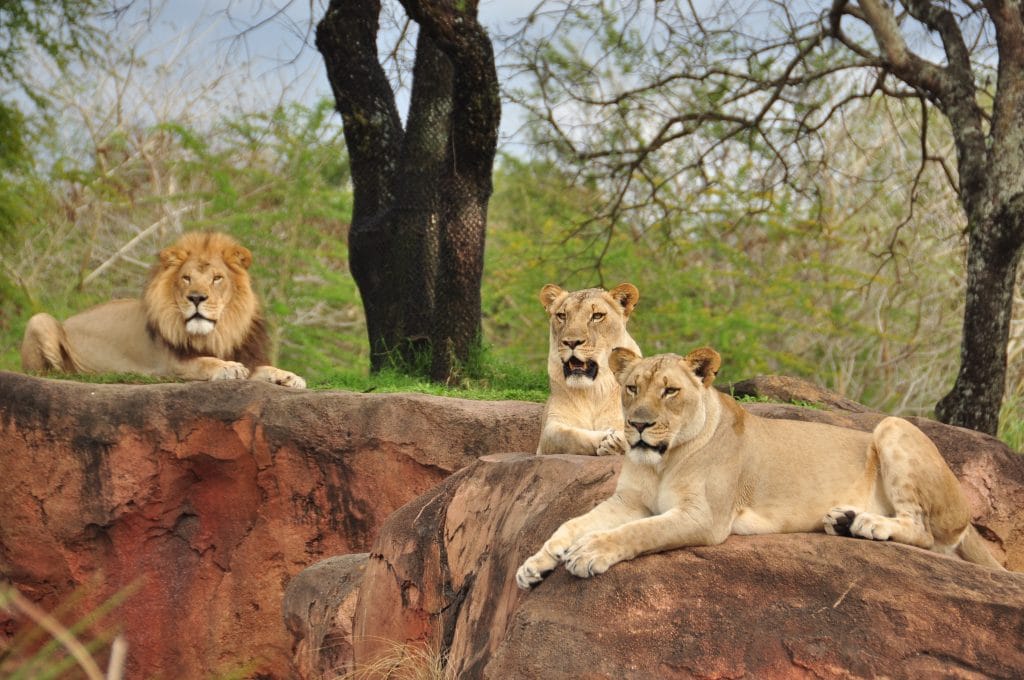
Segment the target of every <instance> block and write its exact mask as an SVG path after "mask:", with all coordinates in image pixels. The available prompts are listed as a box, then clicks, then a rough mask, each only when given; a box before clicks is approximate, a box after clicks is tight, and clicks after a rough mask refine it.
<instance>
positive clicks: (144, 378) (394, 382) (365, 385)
mask: <svg viewBox="0 0 1024 680" xmlns="http://www.w3.org/2000/svg"><path fill="white" fill-rule="evenodd" d="M39 377H45V378H51V379H54V380H72V381H75V382H82V383H91V384H100V385H111V384H127V385H156V384H161V383H183V382H187V381H185V380H178V379H175V378H164V377H157V376H151V375H140V374H138V373H96V374H87V373H50V374H47V375H41V376H39ZM309 389H311V390H318V391H324V390H344V391H347V392H380V393H389V392H416V393H420V394H433V395H436V396H442V397H457V398H459V399H479V400H487V401H503V400H517V401H535V402H543V401H544V400H545V399H547V397H548V378H547V374H546V373H544V372H542V371H529V370H526V369H523V368H520V367H517V366H513V365H511V364H504V363H498V362H495V363H491V364H488V365H486V366H483V367H482V370H481V375H480V376H479V377H473V378H463V379H462V380H461V381H460V382H459V383H458V384H455V385H442V384H439V383H432V382H430V381H429V380H427V379H425V378H417V377H413V376H408V375H404V374H401V373H398V372H397V371H390V370H388V371H382V372H380V373H377V374H373V375H370V374H369V373H368V372H367V371H365V370H364V371H358V370H337V371H332V372H328V373H326V374H324V375H323V376H322V377H320V378H318V379H316V380H314V381H312V382H310V384H309Z"/></svg>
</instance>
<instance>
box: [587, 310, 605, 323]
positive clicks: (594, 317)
mask: <svg viewBox="0 0 1024 680" xmlns="http://www.w3.org/2000/svg"><path fill="white" fill-rule="evenodd" d="M603 318H604V312H594V313H593V314H591V315H590V320H591V321H600V320H601V319H603Z"/></svg>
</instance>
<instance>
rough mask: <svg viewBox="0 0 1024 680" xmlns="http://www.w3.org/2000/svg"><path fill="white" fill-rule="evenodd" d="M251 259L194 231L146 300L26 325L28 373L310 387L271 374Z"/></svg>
mask: <svg viewBox="0 0 1024 680" xmlns="http://www.w3.org/2000/svg"><path fill="white" fill-rule="evenodd" d="M251 264H252V253H250V252H249V250H248V249H247V248H246V247H245V246H242V245H239V243H238V242H237V241H235V240H234V239H233V238H231V237H230V236H227V235H225V234H218V233H212V234H211V233H201V232H190V233H187V234H185V235H184V236H182V237H181V239H180V240H179V241H178V242H177V243H175V244H174V245H172V246H170V247H168V248H165V249H164V250H162V251H161V252H160V256H159V263H158V264H157V266H156V267H155V269H154V270H153V274H152V276H151V278H150V280H149V284H148V285H147V286H146V290H145V294H144V295H143V297H142V299H131V300H113V301H111V302H107V303H104V304H101V305H97V306H96V307H92V308H91V309H88V310H86V311H84V312H82V313H80V314H76V315H75V316H72V317H70V318H69V319H67V320H66V321H65V322H64V323H60V322H59V321H57V320H56V319H55V318H53V317H52V316H50V315H49V314H36V315H35V316H33V317H32V318H31V319H29V322H28V325H27V326H26V328H25V338H24V340H23V341H22V344H21V365H22V368H23V369H24V370H26V371H39V372H42V371H51V370H55V371H68V372H75V373H107V372H116V373H120V372H129V373H142V374H147V375H158V376H172V377H177V378H185V379H187V380H223V379H228V378H246V377H248V378H251V379H253V380H264V381H267V382H272V383H277V384H280V385H287V386H289V387H305V386H306V381H305V380H303V379H302V378H301V377H299V376H297V375H295V374H294V373H291V372H289V371H283V370H281V369H279V368H275V367H274V366H270V365H268V362H267V357H268V352H269V345H270V338H269V336H268V335H267V331H266V327H265V325H264V323H263V320H262V318H261V317H260V309H259V300H258V299H257V298H256V294H255V293H254V292H253V290H252V285H251V281H250V279H249V272H248V269H249V265H251Z"/></svg>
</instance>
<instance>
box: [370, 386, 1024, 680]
mask: <svg viewBox="0 0 1024 680" xmlns="http://www.w3.org/2000/svg"><path fill="white" fill-rule="evenodd" d="M748 408H749V409H750V410H751V411H754V412H757V413H759V414H761V415H766V416H770V417H782V416H789V417H793V416H795V417H802V418H807V419H813V420H824V421H830V420H831V421H835V422H841V423H844V424H848V425H850V426H853V427H863V428H869V427H871V426H872V425H873V424H874V422H877V420H878V419H879V418H880V417H881V415H880V414H871V413H867V412H858V413H852V414H849V413H839V414H833V413H830V412H828V411H813V410H807V409H795V408H794V407H787V406H780V405H772V404H752V405H749V407H748ZM920 424H921V425H922V427H923V428H924V429H925V431H926V432H928V434H929V435H930V436H932V437H933V439H935V441H936V442H937V444H938V445H939V446H940V448H941V449H942V451H943V453H944V454H945V455H946V457H947V459H948V460H949V462H950V464H951V467H952V468H953V469H954V471H955V472H956V473H957V474H958V475H959V476H960V478H961V480H962V481H963V485H964V488H965V491H967V495H968V498H969V499H970V501H971V505H972V510H973V512H974V515H975V519H976V520H977V521H978V523H979V525H980V526H981V527H982V531H983V533H984V534H985V535H986V536H987V537H988V538H989V539H991V540H992V546H991V547H992V549H993V554H996V555H997V556H999V558H1000V559H1002V560H1005V561H1006V563H1007V565H1008V566H1009V567H1010V568H1011V569H1018V570H1020V569H1024V545H1022V544H1024V540H1022V538H1024V537H1022V536H1021V535H1020V529H1019V528H1020V527H1021V526H1022V525H1024V505H1022V500H1024V495H1022V494H1024V462H1022V461H1021V459H1020V458H1019V457H1018V456H1017V455H1016V454H1013V453H1012V452H1010V451H1009V450H1007V449H1006V447H1005V446H1003V445H1002V444H1001V443H999V442H998V441H996V440H994V439H992V438H991V437H986V436H984V435H979V434H977V433H974V432H970V431H966V430H961V429H958V428H950V427H946V426H942V425H939V424H937V423H930V422H920ZM620 464H621V459H617V458H590V457H575V456H529V455H495V456H485V457H483V458H481V459H480V460H478V461H477V462H476V463H474V464H473V465H472V466H471V467H469V468H467V469H465V470H462V471H460V472H458V473H456V474H455V475H453V476H451V477H449V478H448V479H447V480H446V481H445V482H444V483H442V484H441V485H440V486H438V487H436V488H435V489H433V490H431V491H430V492H429V493H427V494H425V495H424V496H422V497H420V498H418V499H416V500H415V501H414V502H412V503H410V504H408V505H406V506H405V507H403V508H401V509H400V510H398V511H397V512H396V513H395V514H394V515H392V516H391V517H390V518H389V520H388V521H387V523H386V525H385V527H384V528H383V529H382V531H381V534H380V538H379V539H378V541H377V543H376V544H375V546H374V548H373V550H372V551H371V554H370V560H369V563H368V565H367V567H366V574H365V576H364V579H363V583H362V586H361V588H360V592H359V599H358V603H357V606H356V612H355V619H354V637H353V640H352V642H353V653H354V662H355V664H356V665H357V666H358V665H361V664H364V663H368V662H370V661H371V660H373V659H375V658H377V657H379V656H380V655H382V654H388V653H391V649H390V648H389V647H388V646H387V645H385V644H384V643H383V642H382V641H384V640H387V641H397V642H400V643H406V644H410V645H420V646H424V647H426V648H429V649H431V650H434V651H435V652H436V653H439V654H443V655H445V656H446V657H447V659H448V662H449V666H450V670H451V671H452V673H453V675H454V676H455V677H460V678H461V677H465V678H477V677H482V678H511V677H545V678H620V677H621V678H647V677H702V678H703V677H708V678H725V677H730V678H731V677H752V678H779V677H783V678H788V677H894V678H918V677H961V678H976V677H1004V678H1014V677H1021V675H1022V674H1024V645H1022V642H1024V575H1021V574H1016V573H1007V572H997V571H994V570H988V569H985V568H982V567H978V566H975V565H971V564H967V563H965V562H962V561H960V560H958V559H956V558H952V557H945V556H941V555H937V554H934V553H929V552H926V551H923V550H919V549H917V548H912V547H908V546H903V545H897V544H889V543H872V542H868V541H862V540H856V539H843V538H837V537H828V536H824V535H816V534H794V535H785V536H762V537H731V538H730V539H729V540H728V541H727V542H726V543H725V544H724V545H721V546H715V547H703V548H692V549H683V550H677V551H672V552H668V553H664V554H659V555H650V556H645V557H641V558H638V559H636V560H633V561H630V562H625V563H622V564H618V565H616V566H614V567H613V568H612V569H611V570H609V571H608V572H607V573H605V574H603V575H601V576H598V577H595V578H592V579H586V580H583V579H577V578H575V577H572V576H570V575H568V574H567V573H566V572H565V571H564V570H563V569H561V568H560V569H557V570H556V571H555V572H553V573H552V574H551V575H550V576H549V577H548V578H547V579H546V580H545V581H544V582H542V583H541V584H540V585H538V586H537V587H536V588H534V589H533V590H532V591H530V592H529V593H524V592H522V591H520V590H518V589H517V588H516V585H515V578H514V575H515V570H516V568H517V567H518V566H519V564H520V563H521V562H522V561H523V560H524V559H525V558H526V557H527V556H528V555H530V554H532V553H533V552H534V551H536V550H537V548H538V547H539V546H540V545H541V544H542V543H543V541H544V540H545V539H546V538H547V537H548V536H549V535H550V534H551V532H552V531H554V529H555V528H556V527H557V526H558V525H559V524H560V523H561V522H562V521H564V520H565V519H567V518H568V517H572V516H575V515H578V514H581V513H582V512H585V511H586V510H588V509H589V508H591V507H593V506H594V505H595V504H596V503H598V502H599V501H600V500H602V499H603V498H605V497H607V496H608V495H609V493H610V492H611V491H612V489H613V488H614V482H615V476H616V474H617V471H618V469H619V466H620Z"/></svg>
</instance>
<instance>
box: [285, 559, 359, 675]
mask: <svg viewBox="0 0 1024 680" xmlns="http://www.w3.org/2000/svg"><path fill="white" fill-rule="evenodd" d="M368 558H369V553H356V554H352V555H337V556H335V557H328V558H327V559H326V560H322V561H320V562H317V563H316V564H314V565H313V566H311V567H309V568H307V569H303V570H302V571H300V572H299V573H298V574H297V575H296V576H295V577H294V578H292V580H291V581H289V582H288V587H287V588H285V592H284V603H283V605H282V610H283V612H284V623H285V627H287V628H288V632H289V633H291V635H292V639H293V640H294V641H295V647H294V648H293V649H292V660H293V663H294V666H295V672H296V673H297V674H298V677H300V678H340V677H343V676H344V675H345V674H346V673H348V672H349V671H352V670H354V669H353V667H352V619H353V617H354V616H355V609H356V597H357V596H358V595H359V585H360V584H361V583H362V581H363V573H364V572H365V571H366V562H367V559H368Z"/></svg>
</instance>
